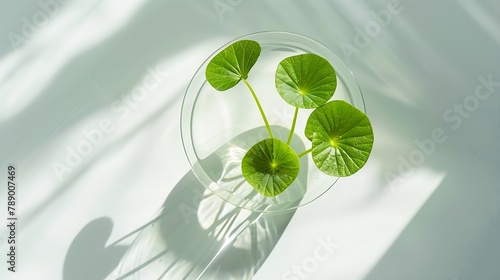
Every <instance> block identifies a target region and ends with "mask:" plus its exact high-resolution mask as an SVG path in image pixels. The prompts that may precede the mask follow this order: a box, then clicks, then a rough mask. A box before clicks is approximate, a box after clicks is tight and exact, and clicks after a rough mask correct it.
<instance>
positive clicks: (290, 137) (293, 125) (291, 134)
mask: <svg viewBox="0 0 500 280" xmlns="http://www.w3.org/2000/svg"><path fill="white" fill-rule="evenodd" d="M298 115H299V107H295V113H294V114H293V121H292V128H291V129H290V134H289V135H288V140H287V141H286V144H287V145H290V142H292V136H293V131H294V130H295V124H296V123H297V116H298Z"/></svg>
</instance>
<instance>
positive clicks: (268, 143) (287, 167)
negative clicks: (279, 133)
mask: <svg viewBox="0 0 500 280" xmlns="http://www.w3.org/2000/svg"><path fill="white" fill-rule="evenodd" d="M299 168H300V163H299V158H298V157H297V154H296V153H295V151H294V150H293V149H292V148H290V146H288V145H287V144H285V143H284V142H282V141H281V140H278V139H276V138H269V139H265V140H262V141H260V142H258V143H257V144H255V145H254V146H253V147H252V148H250V150H248V152H247V153H246V154H245V156H244V157H243V160H242V162H241V171H242V172H243V176H244V177H245V179H246V180H247V182H248V183H249V184H250V185H252V187H253V188H254V189H255V190H257V192H259V193H260V194H262V195H264V196H276V195H278V194H280V193H282V192H283V191H285V190H286V188H288V186H290V185H291V184H292V183H293V181H294V180H295V178H297V175H298V174H299Z"/></svg>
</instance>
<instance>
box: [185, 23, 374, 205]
mask: <svg viewBox="0 0 500 280" xmlns="http://www.w3.org/2000/svg"><path fill="white" fill-rule="evenodd" d="M239 40H254V41H257V42H258V43H259V44H260V46H261V48H262V51H261V55H260V57H259V59H258V60H257V63H256V64H255V65H254V67H253V68H252V70H251V71H250V73H249V77H248V79H247V81H248V82H249V83H250V84H251V85H252V87H253V89H254V90H255V92H256V94H257V96H258V98H259V100H260V102H261V104H262V107H263V109H264V111H265V113H266V116H267V118H268V120H269V123H270V124H271V127H272V130H273V133H274V135H275V137H276V138H280V139H281V140H283V141H286V139H287V136H288V134H289V128H290V126H291V123H292V118H293V114H294V107H292V106H290V105H289V104H288V103H286V102H285V101H284V100H283V99H281V97H280V95H279V94H278V93H277V91H276V88H275V84H274V77H275V71H276V68H277V66H278V64H279V62H280V61H281V60H283V59H285V58H286V57H289V56H293V55H298V54H303V53H314V54H317V55H320V56H322V57H324V58H325V59H327V60H328V61H329V62H330V63H331V65H332V66H333V67H334V69H335V71H336V73H337V89H336V91H335V94H334V95H333V97H332V100H344V101H346V102H348V103H350V104H351V105H353V106H355V107H356V108H358V109H359V110H361V111H363V112H365V104H364V101H363V95H362V93H361V90H360V88H359V86H358V83H357V82H356V79H355V77H354V75H353V74H352V72H351V71H350V70H349V68H347V66H346V65H345V64H344V63H343V62H342V60H341V59H340V58H339V57H338V56H337V55H336V54H335V53H334V52H332V51H331V50H330V49H328V48H327V47H326V46H324V45H323V44H321V43H320V42H318V41H315V40H313V39H311V38H308V37H306V36H303V35H299V34H294V33H288V32H260V33H253V34H249V35H245V36H242V37H240V38H237V39H235V40H233V41H231V42H228V43H227V44H226V45H224V46H222V47H221V48H220V49H218V50H216V51H215V52H214V53H213V54H212V55H211V56H210V57H208V58H207V60H205V62H204V63H203V64H202V65H201V66H200V68H199V69H198V70H197V71H196V73H195V74H194V76H193V78H192V80H191V82H190V83H189V85H188V87H187V89H186V93H185V96H184V100H183V103H182V109H181V137H182V144H183V147H184V151H185V154H186V157H187V159H188V161H189V164H190V166H191V168H192V170H193V172H194V174H195V175H196V177H197V178H198V179H199V181H200V182H201V183H202V184H203V185H204V186H205V187H206V188H208V189H209V190H210V191H212V192H213V193H215V194H216V195H217V196H219V197H220V198H222V199H223V200H225V201H227V202H228V203H230V204H232V205H234V206H237V207H240V208H243V209H247V210H251V211H256V212H282V211H289V210H293V209H296V208H297V207H300V206H303V205H306V204H308V203H310V202H312V201H314V200H315V199H317V198H318V197H320V196H321V195H322V194H324V193H325V192H326V191H328V190H329V189H330V188H331V187H332V186H333V185H334V184H335V183H336V182H337V181H338V180H339V178H337V177H331V176H328V175H326V174H323V173H322V172H321V171H319V169H318V168H317V167H316V166H315V165H314V162H313V161H312V158H311V155H310V154H309V155H308V156H304V157H301V159H300V160H301V162H300V164H301V168H300V172H299V175H298V177H297V179H296V180H295V182H294V183H292V185H290V186H289V187H288V189H287V190H285V191H284V192H283V193H281V194H279V195H277V196H275V197H266V196H262V195H260V194H259V193H258V192H257V191H255V190H254V188H253V187H252V186H251V185H249V184H248V183H247V182H246V181H245V179H244V177H243V175H242V173H241V160H242V158H243V156H244V155H245V153H246V151H247V150H248V149H249V148H250V147H252V146H253V145H254V144H255V143H257V142H258V141H260V140H263V139H266V138H268V137H269V135H268V133H267V130H266V128H265V126H264V123H263V120H262V117H261V116H260V113H259V110H258V108H257V106H256V104H255V102H254V100H253V98H252V96H251V93H250V92H249V91H248V89H247V88H246V87H245V85H244V84H243V83H239V84H238V85H237V86H235V87H234V88H232V89H230V90H227V91H225V92H219V91H217V90H215V89H214V88H212V87H211V86H210V84H209V83H208V82H207V81H206V79H205V70H206V67H207V64H208V63H209V61H210V60H211V59H212V58H213V57H214V56H215V55H216V54H218V53H219V52H220V51H221V50H222V49H224V48H226V47H227V46H229V45H230V44H232V43H234V42H236V41H239ZM311 112H312V110H305V109H302V110H300V111H299V116H298V119H297V124H296V128H295V131H294V136H293V140H292V143H291V146H292V148H294V150H295V151H296V152H297V153H300V152H303V151H305V150H306V149H308V148H310V147H311V143H310V141H309V140H308V139H307V138H306V137H305V135H304V129H305V124H306V121H307V118H308V117H309V115H310V113H311Z"/></svg>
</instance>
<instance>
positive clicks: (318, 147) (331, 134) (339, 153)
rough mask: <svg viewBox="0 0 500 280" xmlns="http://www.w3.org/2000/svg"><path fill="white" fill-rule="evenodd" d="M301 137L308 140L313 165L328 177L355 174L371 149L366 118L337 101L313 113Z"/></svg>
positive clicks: (370, 129)
mask: <svg viewBox="0 0 500 280" xmlns="http://www.w3.org/2000/svg"><path fill="white" fill-rule="evenodd" d="M305 134H306V137H307V138H308V139H309V140H311V141H312V158H313V161H314V163H315V164H316V166H317V167H318V168H319V169H320V170H321V171H322V172H324V173H326V174H328V175H332V176H338V177H345V176H350V175H352V174H354V173H356V172H357V171H358V170H359V169H361V167H363V166H364V165H365V163H366V161H367V160H368V157H369V156H370V152H371V150H372V146H373V130H372V126H371V124H370V120H369V119H368V117H367V116H366V115H365V114H364V113H363V112H361V111H359V110H358V109H356V108H355V107H353V106H352V105H350V104H349V103H347V102H344V101H340V100H336V101H331V102H328V103H326V104H325V105H323V106H321V107H319V108H317V109H316V110H314V111H313V112H312V113H311V115H310V116H309V119H308V120H307V124H306V129H305Z"/></svg>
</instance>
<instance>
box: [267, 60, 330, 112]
mask: <svg viewBox="0 0 500 280" xmlns="http://www.w3.org/2000/svg"><path fill="white" fill-rule="evenodd" d="M275 83H276V89H277V90H278V93H279V94H280V95H281V97H282V98H283V99H284V100H285V101H286V102H288V103H289V104H290V105H293V106H294V107H299V108H304V109H312V108H317V107H319V106H321V105H323V104H325V103H326V102H327V101H328V100H330V98H332V96H333V93H334V92H335V89H336V88H337V76H336V74H335V70H334V69H333V67H332V65H331V64H330V63H329V62H328V61H327V60H326V59H324V58H322V57H321V56H318V55H315V54H312V53H309V54H301V55H296V56H290V57H288V58H285V59H284V60H282V61H281V62H280V64H279V65H278V69H276V77H275Z"/></svg>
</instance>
